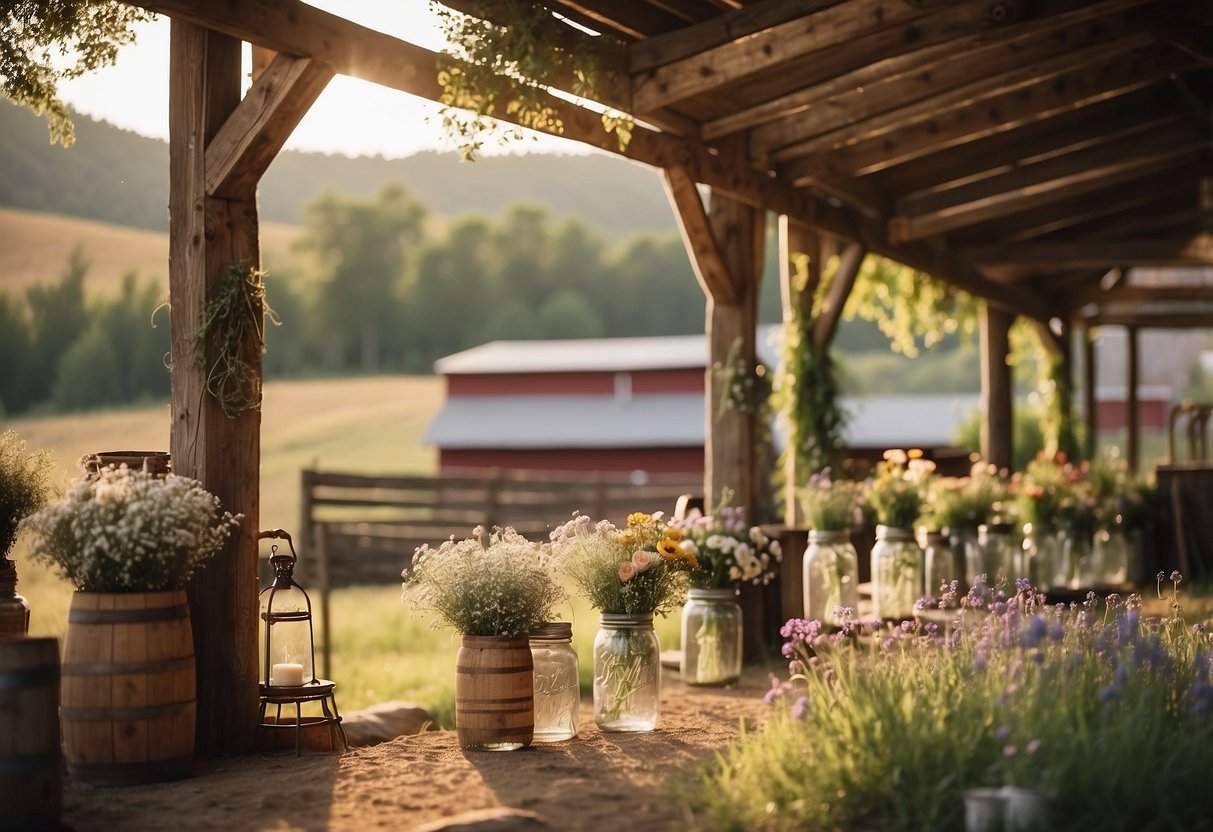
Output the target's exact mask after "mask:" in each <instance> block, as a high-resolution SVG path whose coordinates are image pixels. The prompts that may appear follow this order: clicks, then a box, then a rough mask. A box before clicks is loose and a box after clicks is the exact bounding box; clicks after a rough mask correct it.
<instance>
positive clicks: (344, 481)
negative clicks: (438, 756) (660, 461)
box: [296, 469, 703, 674]
mask: <svg viewBox="0 0 1213 832" xmlns="http://www.w3.org/2000/svg"><path fill="white" fill-rule="evenodd" d="M300 485H301V488H302V494H301V502H300V506H301V517H300V530H299V534H298V535H296V540H297V541H298V542H299V547H298V550H299V566H298V568H297V575H298V576H299V579H300V582H301V583H303V585H304V586H305V587H307V588H309V589H311V588H312V587H316V588H317V589H318V590H319V595H320V608H321V610H320V611H321V639H322V643H323V650H324V672H325V673H326V674H327V673H328V668H329V593H330V592H331V590H332V589H334V588H337V587H342V586H351V585H355V584H384V583H393V582H399V581H400V580H401V572H402V571H403V570H405V569H406V568H408V567H409V566H410V565H411V563H412V557H413V552H414V551H415V550H416V549H417V547H418V546H421V545H422V544H429V545H431V546H435V547H436V546H438V545H439V544H441V543H442V542H443V541H444V540H448V539H450V538H451V537H452V536H453V537H455V538H456V539H462V538H465V537H470V536H471V534H472V529H473V528H475V527H476V526H484V527H485V528H486V529H491V528H492V527H493V526H503V527H504V526H510V527H512V528H514V529H515V530H516V531H518V532H519V533H520V534H522V535H524V536H525V537H527V538H530V539H532V540H547V539H548V534H549V532H550V531H551V530H552V529H554V528H556V527H557V526H560V525H562V524H563V523H564V522H565V521H566V520H568V519H570V518H571V517H572V515H573V512H574V511H580V512H581V513H582V514H585V515H588V516H590V517H591V518H593V519H594V520H600V519H607V520H611V521H612V522H615V523H617V524H622V523H623V522H624V521H626V519H627V515H628V514H629V513H631V512H634V511H646V512H655V511H664V512H665V513H666V514H667V516H668V515H669V514H670V513H671V512H673V510H674V507H675V504H676V503H677V501H678V498H679V497H680V496H681V495H683V494H687V493H691V494H697V493H699V492H701V491H702V489H703V481H702V479H701V478H700V477H698V476H696V477H694V478H690V477H673V476H657V475H653V476H649V477H646V478H644V479H642V480H639V481H637V480H634V479H633V478H630V477H627V476H626V475H615V476H608V475H591V476H563V477H562V476H557V475H544V476H543V477H537V476H535V475H533V474H527V473H523V472H516V471H506V470H499V469H492V470H486V471H469V472H466V473H461V474H460V475H458V476H432V477H431V476H404V475H401V476H396V475H371V474H359V473H351V472H345V471H317V470H304V471H302V472H301V476H300Z"/></svg>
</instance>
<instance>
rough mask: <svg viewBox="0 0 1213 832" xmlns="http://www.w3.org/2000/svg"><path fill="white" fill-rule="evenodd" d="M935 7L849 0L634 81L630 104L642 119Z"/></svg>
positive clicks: (662, 67) (635, 77) (922, 13)
mask: <svg viewBox="0 0 1213 832" xmlns="http://www.w3.org/2000/svg"><path fill="white" fill-rule="evenodd" d="M932 2H941V0H928V2H925V3H897V4H893V5H892V6H890V4H888V3H887V2H885V0H849V2H846V3H837V4H831V5H828V6H826V7H824V8H821V9H818V10H816V11H812V12H810V13H808V14H807V15H805V16H804V17H802V18H800V19H792V20H789V21H788V22H786V23H781V24H778V25H775V26H771V27H770V28H767V29H763V30H761V31H758V32H754V33H753V34H751V35H749V36H748V37H744V38H740V39H738V40H731V41H729V42H727V43H724V44H721V45H720V46H716V47H713V48H707V49H704V50H701V51H698V52H696V53H695V54H692V55H690V56H688V57H686V58H682V59H680V60H677V61H674V62H672V63H667V64H665V65H663V66H659V67H656V68H654V69H652V70H649V71H646V72H642V73H640V74H639V75H635V76H633V79H632V100H633V101H634V102H635V104H636V114H637V115H641V116H642V115H643V114H644V113H646V112H647V111H649V110H657V109H661V108H663V107H669V106H671V105H673V104H677V103H678V102H679V101H682V100H685V99H687V98H691V97H693V96H696V95H702V94H704V93H707V92H711V91H712V90H714V89H717V88H719V87H722V86H725V85H727V84H731V83H733V82H735V81H740V80H743V79H744V78H746V77H747V76H751V75H754V74H756V73H760V72H763V71H769V70H772V69H776V68H778V66H779V65H780V64H782V63H784V62H786V61H789V60H791V59H793V58H796V57H799V56H801V55H807V54H810V53H812V52H815V51H818V50H821V49H824V48H826V47H828V46H832V45H833V44H835V43H838V42H839V41H841V40H845V39H848V38H857V37H862V36H863V35H865V34H869V33H871V32H874V31H879V30H881V29H886V28H888V27H890V26H894V25H897V24H899V23H903V22H906V21H909V20H913V19H915V18H917V17H921V16H922V15H924V14H926V7H929V6H930V5H931V3H932Z"/></svg>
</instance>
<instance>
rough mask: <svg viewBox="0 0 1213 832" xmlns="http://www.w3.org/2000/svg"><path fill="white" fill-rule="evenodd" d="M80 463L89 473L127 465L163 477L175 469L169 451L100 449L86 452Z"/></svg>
mask: <svg viewBox="0 0 1213 832" xmlns="http://www.w3.org/2000/svg"><path fill="white" fill-rule="evenodd" d="M80 464H81V465H82V466H83V467H84V470H85V471H86V472H87V473H89V474H96V473H97V472H98V471H100V470H101V469H102V468H106V467H108V466H110V465H113V466H114V467H115V468H117V467H119V466H122V465H125V466H126V467H127V468H130V469H131V470H132V471H147V472H148V473H149V474H152V475H154V476H157V477H163V476H164V475H166V474H168V473H169V472H171V471H172V469H173V464H172V457H170V456H169V454H168V452H167V451H99V452H97V453H95V454H85V456H84V458H83V459H82V460H80Z"/></svg>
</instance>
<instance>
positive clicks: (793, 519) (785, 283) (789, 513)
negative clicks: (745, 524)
mask: <svg viewBox="0 0 1213 832" xmlns="http://www.w3.org/2000/svg"><path fill="white" fill-rule="evenodd" d="M819 239H820V238H819V237H818V235H817V233H816V232H815V231H813V229H812V228H810V227H809V226H807V225H803V224H801V223H798V222H796V221H794V220H793V219H791V218H790V217H788V215H786V214H781V215H780V217H779V298H780V303H781V307H782V310H783V325H784V327H785V329H786V328H787V327H789V326H791V324H792V322H793V321H795V320H796V319H797V317H800V319H801V320H807V319H808V318H809V317H810V316H812V314H813V294H814V293H815V292H816V290H817V278H819V276H820V274H821V270H820V263H819V259H820V258H819V257H818V256H817V251H818V240H819ZM802 257H806V258H807V261H801V262H800V263H798V262H797V261H800V260H801V258H802ZM800 265H803V268H798V266H800ZM782 473H783V522H784V523H785V524H786V525H787V526H788V527H789V528H794V529H795V528H800V527H801V526H803V525H804V522H805V520H804V512H803V510H802V509H801V506H800V501H799V500H798V499H797V497H796V489H797V484H798V483H799V482H800V480H801V479H804V478H805V477H804V475H803V474H802V472H799V471H797V470H796V455H795V454H793V453H785V454H784V464H783V472H782ZM803 473H804V474H807V473H810V472H803ZM784 554H785V556H786V555H788V554H789V553H786V552H785V553H784ZM796 556H797V557H798V556H799V553H796Z"/></svg>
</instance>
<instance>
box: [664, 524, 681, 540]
mask: <svg viewBox="0 0 1213 832" xmlns="http://www.w3.org/2000/svg"><path fill="white" fill-rule="evenodd" d="M665 536H666V539H668V540H682V538H683V537H684V535H683V533H682V529H676V528H673V527H670V528H668V529H666V530H665Z"/></svg>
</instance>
